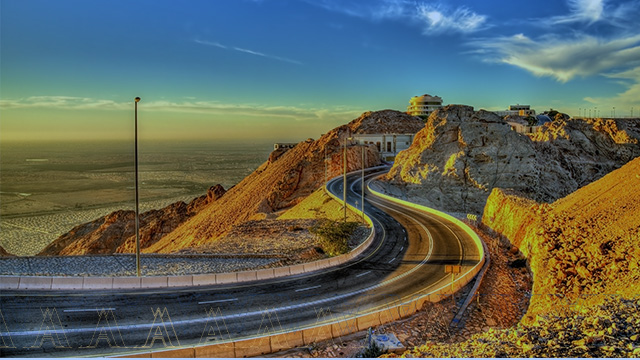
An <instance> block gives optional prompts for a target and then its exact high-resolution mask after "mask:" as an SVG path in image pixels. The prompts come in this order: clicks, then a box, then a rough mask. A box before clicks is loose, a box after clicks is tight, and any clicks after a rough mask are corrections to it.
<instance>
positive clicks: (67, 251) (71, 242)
mask: <svg viewBox="0 0 640 360" xmlns="http://www.w3.org/2000/svg"><path fill="white" fill-rule="evenodd" d="M224 193H225V190H224V188H223V187H222V186H221V185H220V184H218V185H216V186H212V187H211V188H209V190H208V191H207V194H206V195H202V196H200V197H197V198H195V199H193V200H192V201H191V202H189V204H186V203H184V202H182V201H180V202H176V203H173V204H171V205H169V206H166V207H164V208H162V209H160V210H150V211H147V212H143V213H142V214H140V248H141V249H145V248H147V247H149V246H151V245H153V244H155V243H156V242H158V240H160V239H161V238H162V237H163V236H165V235H166V234H168V233H170V232H171V231H173V230H175V229H176V228H177V227H178V226H179V225H180V224H182V223H183V222H185V221H186V220H187V219H189V218H190V217H192V216H194V215H195V214H196V213H197V212H198V211H200V210H201V209H203V208H204V207H205V206H206V205H207V204H211V203H213V202H214V201H216V200H218V199H219V198H220V197H222V196H223V195H224ZM135 235H136V234H135V211H133V210H119V211H115V212H113V213H111V214H109V215H106V216H103V217H101V218H98V219H96V220H94V221H92V222H90V223H86V224H81V225H78V226H76V227H74V228H73V229H71V231H69V232H68V233H66V234H64V235H62V236H60V237H59V238H57V239H56V240H55V241H54V242H52V243H51V244H49V245H48V246H47V247H45V248H44V249H43V250H42V251H41V252H40V253H39V254H38V255H84V254H112V253H133V252H135V246H136V243H135V241H136V238H135Z"/></svg>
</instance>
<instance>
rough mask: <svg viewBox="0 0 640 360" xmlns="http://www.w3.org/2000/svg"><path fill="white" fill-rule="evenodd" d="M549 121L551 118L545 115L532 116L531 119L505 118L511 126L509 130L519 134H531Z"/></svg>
mask: <svg viewBox="0 0 640 360" xmlns="http://www.w3.org/2000/svg"><path fill="white" fill-rule="evenodd" d="M548 122H551V118H550V117H549V116H547V115H543V114H541V115H536V116H533V119H531V121H521V122H519V121H510V120H507V124H509V125H510V126H511V130H513V131H515V132H518V133H520V134H533V133H535V132H537V131H538V129H539V128H540V127H542V125H544V124H546V123H548Z"/></svg>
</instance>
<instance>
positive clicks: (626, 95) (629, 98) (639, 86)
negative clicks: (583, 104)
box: [584, 66, 640, 115]
mask: <svg viewBox="0 0 640 360" xmlns="http://www.w3.org/2000/svg"><path fill="white" fill-rule="evenodd" d="M605 76H606V77H608V78H612V79H623V80H624V81H625V82H626V83H627V89H626V90H625V91H623V92H621V93H618V94H616V95H615V96H613V97H607V98H605V97H599V98H593V97H585V98H584V100H585V101H587V102H590V103H592V104H598V105H603V104H607V105H606V106H607V107H608V106H609V104H611V106H617V107H618V109H619V112H618V114H623V113H624V112H625V111H628V110H627V109H628V108H631V107H635V109H636V111H637V112H636V115H637V114H639V113H640V66H638V67H635V68H633V69H629V70H625V71H621V72H616V73H610V74H605ZM629 83H630V84H629Z"/></svg>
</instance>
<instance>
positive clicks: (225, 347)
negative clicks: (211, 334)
mask: <svg viewBox="0 0 640 360" xmlns="http://www.w3.org/2000/svg"><path fill="white" fill-rule="evenodd" d="M195 357H198V358H234V357H236V348H235V346H234V344H233V343H232V342H230V343H224V344H214V345H205V346H197V347H196V348H195Z"/></svg>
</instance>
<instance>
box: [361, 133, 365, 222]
mask: <svg viewBox="0 0 640 360" xmlns="http://www.w3.org/2000/svg"><path fill="white" fill-rule="evenodd" d="M365 155H366V154H365V152H364V144H362V174H361V175H362V177H361V179H360V186H361V187H360V193H361V195H362V200H361V202H362V223H363V224H364V223H365V222H364V168H365V166H366V161H365Z"/></svg>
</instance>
